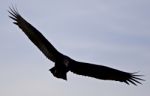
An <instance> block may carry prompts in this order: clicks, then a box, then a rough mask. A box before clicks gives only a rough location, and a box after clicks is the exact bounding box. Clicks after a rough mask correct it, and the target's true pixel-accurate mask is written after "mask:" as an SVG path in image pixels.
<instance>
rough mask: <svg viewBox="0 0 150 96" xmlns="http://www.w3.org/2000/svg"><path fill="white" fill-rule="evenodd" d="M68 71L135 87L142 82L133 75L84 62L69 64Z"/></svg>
mask: <svg viewBox="0 0 150 96" xmlns="http://www.w3.org/2000/svg"><path fill="white" fill-rule="evenodd" d="M70 71H71V72H73V73H76V74H79V75H83V76H89V77H94V78H97V79H102V80H115V81H120V82H124V83H126V84H129V83H132V84H134V85H137V84H136V83H139V84H141V82H139V80H143V79H141V78H139V77H138V76H141V75H136V74H135V73H128V72H123V71H120V70H117V69H113V68H110V67H106V66H102V65H95V64H89V63H84V62H77V61H75V62H71V64H70Z"/></svg>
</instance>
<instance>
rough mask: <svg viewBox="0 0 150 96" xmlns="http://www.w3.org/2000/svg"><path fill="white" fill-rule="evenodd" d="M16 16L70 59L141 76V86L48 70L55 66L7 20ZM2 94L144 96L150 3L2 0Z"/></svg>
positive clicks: (148, 84)
mask: <svg viewBox="0 0 150 96" xmlns="http://www.w3.org/2000/svg"><path fill="white" fill-rule="evenodd" d="M12 4H14V5H16V6H17V8H18V10H19V12H20V14H21V15H22V16H23V17H24V18H25V19H26V20H27V21H28V22H30V23H31V24H32V25H33V26H35V27H36V28H37V29H38V30H39V31H41V32H42V34H43V35H44V36H45V37H46V38H47V39H48V40H49V41H50V42H51V43H52V44H53V45H54V46H55V47H56V48H57V49H58V50H59V51H60V52H62V53H64V54H66V55H68V56H70V57H72V58H73V59H76V60H80V61H86V62H91V63H95V64H100V65H105V66H109V67H113V68H117V69H120V70H123V71H128V72H137V71H138V72H139V74H142V75H145V76H144V77H142V78H143V79H145V80H146V81H145V82H143V85H139V86H133V85H130V86H128V85H126V84H124V83H120V82H114V81H103V80H97V79H93V78H88V77H83V76H78V75H75V74H73V73H68V81H64V80H61V79H57V78H55V77H53V76H52V74H51V73H50V72H49V71H48V70H49V69H50V68H51V67H52V66H53V65H54V64H53V63H52V62H51V61H49V60H48V59H46V58H45V57H44V55H43V54H42V53H41V52H40V51H39V50H38V49H37V48H36V47H35V46H34V45H33V44H32V43H31V42H30V41H29V40H28V38H27V37H26V36H25V35H24V33H23V32H22V31H21V30H20V29H19V28H18V27H16V26H15V25H14V24H13V23H12V20H10V19H9V17H8V12H7V10H8V8H9V6H11V5H12ZM0 18H1V22H0V26H1V27H0V44H1V47H0V60H1V61H0V76H1V78H0V96H10V95H11V96H100V95H101V96H148V95H149V89H150V75H149V74H150V59H149V57H150V1H149V0H24V1H23V0H1V3H0Z"/></svg>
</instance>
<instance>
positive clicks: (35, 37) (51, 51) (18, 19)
mask: <svg viewBox="0 0 150 96" xmlns="http://www.w3.org/2000/svg"><path fill="white" fill-rule="evenodd" d="M8 12H9V13H10V16H9V17H10V18H11V19H13V20H14V21H15V22H14V24H16V25H18V26H19V28H21V29H22V31H23V32H24V33H25V34H26V35H27V37H28V38H29V39H30V40H31V41H32V42H33V43H34V44H35V45H36V46H37V47H38V48H39V49H40V50H41V51H42V52H43V53H44V55H45V56H46V57H47V58H48V59H50V60H52V61H53V62H55V60H56V57H57V56H58V55H60V54H61V53H59V52H58V51H57V50H56V49H55V48H54V46H53V45H52V44H51V43H50V42H49V41H48V40H47V39H46V38H45V37H44V36H43V35H42V34H41V33H40V32H39V31H38V30H37V29H36V28H34V27H33V26H32V25H31V24H30V23H28V22H27V21H26V20H25V19H24V18H23V17H22V16H21V15H20V14H19V13H18V11H17V9H15V8H14V7H12V8H10V10H9V11H8Z"/></svg>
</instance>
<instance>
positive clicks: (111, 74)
mask: <svg viewBox="0 0 150 96" xmlns="http://www.w3.org/2000/svg"><path fill="white" fill-rule="evenodd" d="M8 12H9V13H10V16H9V17H10V18H11V19H13V20H14V21H15V22H13V23H14V24H16V25H17V26H18V27H19V28H20V29H21V30H22V31H23V32H24V33H25V34H26V36H27V37H28V38H29V39H30V40H31V41H32V42H33V43H34V44H35V45H36V46H37V47H38V48H39V49H40V51H41V52H42V53H43V54H44V55H45V56H46V57H47V58H48V59H49V60H51V61H53V62H54V63H55V66H54V67H53V68H51V69H49V71H50V72H51V73H52V74H53V76H55V77H57V78H60V79H64V80H67V72H68V71H71V72H73V73H75V74H78V75H83V76H88V77H93V78H96V79H102V80H114V81H120V82H124V83H126V84H128V85H129V84H130V83H131V84H134V85H137V84H142V83H141V82H140V81H144V80H143V79H141V78H139V76H142V75H137V74H136V72H134V73H130V72H124V71H120V70H117V69H114V68H110V67H107V66H103V65H98V64H90V63H85V62H79V61H76V60H74V59H72V58H70V57H68V56H66V55H64V54H62V53H60V52H59V51H58V50H56V49H55V47H54V46H53V45H52V44H51V43H50V42H49V41H48V40H47V39H46V38H45V37H44V36H43V35H42V34H41V33H40V32H39V31H38V30H37V29H36V28H34V27H33V26H32V25H31V24H30V23H28V22H27V21H26V20H25V19H24V18H23V17H22V16H21V15H20V14H19V12H18V10H17V8H14V7H10V8H9V10H8Z"/></svg>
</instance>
